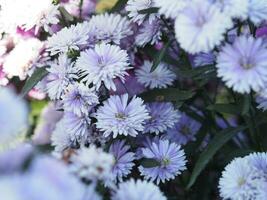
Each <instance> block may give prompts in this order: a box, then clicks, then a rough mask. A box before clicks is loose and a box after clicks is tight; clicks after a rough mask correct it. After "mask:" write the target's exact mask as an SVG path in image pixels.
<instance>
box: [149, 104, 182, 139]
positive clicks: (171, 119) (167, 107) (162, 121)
mask: <svg viewBox="0 0 267 200" xmlns="http://www.w3.org/2000/svg"><path fill="white" fill-rule="evenodd" d="M146 105H147V109H148V112H149V115H150V116H151V118H150V119H149V120H147V121H146V124H145V130H144V132H145V133H156V134H159V133H160V132H164V131H166V130H167V129H168V128H172V127H174V125H175V123H177V122H178V121H179V119H180V117H181V114H180V112H179V111H178V110H176V109H174V107H173V105H172V103H166V102H162V103H161V102H154V103H148V104H146Z"/></svg>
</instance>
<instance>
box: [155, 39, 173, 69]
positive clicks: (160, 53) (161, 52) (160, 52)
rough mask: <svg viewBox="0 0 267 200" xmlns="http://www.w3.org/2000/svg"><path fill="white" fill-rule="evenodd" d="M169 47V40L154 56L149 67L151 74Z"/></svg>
mask: <svg viewBox="0 0 267 200" xmlns="http://www.w3.org/2000/svg"><path fill="white" fill-rule="evenodd" d="M170 45H171V41H170V40H169V41H168V42H167V43H166V44H165V46H164V47H163V48H162V49H161V50H160V51H159V52H158V53H157V54H156V56H155V59H154V61H153V65H152V67H151V72H153V71H154V70H155V69H156V68H157V66H158V65H159V63H160V62H161V61H162V59H163V57H164V55H165V54H166V52H167V50H168V48H169V46H170Z"/></svg>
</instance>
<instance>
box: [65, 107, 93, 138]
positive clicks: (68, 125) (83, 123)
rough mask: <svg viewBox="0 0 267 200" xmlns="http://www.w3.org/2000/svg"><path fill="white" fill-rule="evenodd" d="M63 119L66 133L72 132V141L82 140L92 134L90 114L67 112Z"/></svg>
mask: <svg viewBox="0 0 267 200" xmlns="http://www.w3.org/2000/svg"><path fill="white" fill-rule="evenodd" d="M62 120H63V123H64V126H65V131H66V134H70V137H71V140H72V141H75V140H78V141H80V140H82V139H84V138H86V137H87V136H88V135H89V134H90V130H89V125H90V124H91V119H90V118H89V117H88V116H86V115H82V116H78V115H75V114H74V113H72V112H65V113H64V116H63V119H62Z"/></svg>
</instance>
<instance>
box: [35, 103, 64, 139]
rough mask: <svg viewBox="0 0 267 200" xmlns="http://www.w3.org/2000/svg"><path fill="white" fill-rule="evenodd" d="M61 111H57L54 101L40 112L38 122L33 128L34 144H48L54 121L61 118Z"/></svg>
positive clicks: (54, 126) (54, 124) (54, 125)
mask: <svg viewBox="0 0 267 200" xmlns="http://www.w3.org/2000/svg"><path fill="white" fill-rule="evenodd" d="M62 116H63V112H61V111H58V110H57V108H56V107H55V104H54V103H49V104H48V105H47V106H46V107H45V108H44V109H43V110H42V113H41V116H40V117H41V119H40V122H39V123H38V124H37V127H36V129H35V130H34V135H33V138H32V140H33V142H34V143H35V144H48V143H50V137H51V134H52V132H53V131H54V130H55V128H56V123H57V122H58V121H59V120H60V119H61V118H62Z"/></svg>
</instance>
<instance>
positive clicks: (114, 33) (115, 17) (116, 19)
mask: <svg viewBox="0 0 267 200" xmlns="http://www.w3.org/2000/svg"><path fill="white" fill-rule="evenodd" d="M89 26H90V27H91V29H92V30H94V31H95V38H96V39H97V40H98V41H101V42H105V43H109V42H113V43H115V44H117V45H119V44H120V42H121V40H122V39H123V38H126V37H127V36H130V35H132V34H133V31H132V28H131V23H130V21H129V20H128V19H127V18H126V17H123V16H121V15H119V14H108V13H105V14H100V15H94V16H93V17H92V18H91V19H90V20H89Z"/></svg>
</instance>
